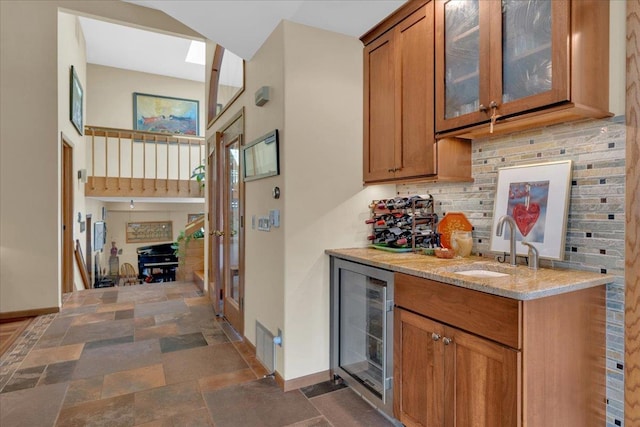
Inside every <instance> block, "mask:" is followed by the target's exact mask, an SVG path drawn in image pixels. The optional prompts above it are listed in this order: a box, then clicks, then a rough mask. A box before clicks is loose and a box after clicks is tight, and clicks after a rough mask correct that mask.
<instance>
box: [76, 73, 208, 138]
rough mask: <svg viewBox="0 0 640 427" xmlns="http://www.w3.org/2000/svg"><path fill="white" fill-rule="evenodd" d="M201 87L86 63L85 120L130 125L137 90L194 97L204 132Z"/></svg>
mask: <svg viewBox="0 0 640 427" xmlns="http://www.w3.org/2000/svg"><path fill="white" fill-rule="evenodd" d="M204 91H205V84H204V82H196V81H193V80H184V79H177V78H174V77H165V76H159V75H156V74H149V73H141V72H139V71H130V70H123V69H120V68H112V67H105V66H103V65H96V64H87V124H88V125H91V126H104V127H112V128H119V129H133V122H134V120H133V93H134V92H139V93H147V94H150V95H159V96H170V97H175V98H185V99H193V100H197V101H198V102H199V107H200V135H204V129H205V123H206V121H205V120H206V115H205V109H206V108H205V93H204Z"/></svg>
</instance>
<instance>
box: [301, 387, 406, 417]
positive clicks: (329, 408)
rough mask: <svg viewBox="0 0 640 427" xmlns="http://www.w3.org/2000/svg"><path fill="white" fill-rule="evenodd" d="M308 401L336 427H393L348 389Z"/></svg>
mask: <svg viewBox="0 0 640 427" xmlns="http://www.w3.org/2000/svg"><path fill="white" fill-rule="evenodd" d="M309 401H310V402H311V403H312V404H313V406H315V407H316V408H317V409H318V410H319V411H320V412H321V413H322V415H324V416H325V417H326V418H327V420H329V422H330V423H332V424H333V425H336V426H344V427H364V426H367V427H393V424H391V422H390V421H389V420H387V419H386V418H385V417H384V416H383V415H382V414H380V413H379V412H378V411H377V410H376V409H375V408H373V407H372V406H371V405H369V404H368V403H367V402H365V401H364V399H362V398H361V397H360V396H358V395H357V394H356V393H355V392H354V391H353V390H351V389H350V388H345V389H342V390H338V391H335V392H333V393H325V394H322V395H320V396H318V397H314V398H312V399H309Z"/></svg>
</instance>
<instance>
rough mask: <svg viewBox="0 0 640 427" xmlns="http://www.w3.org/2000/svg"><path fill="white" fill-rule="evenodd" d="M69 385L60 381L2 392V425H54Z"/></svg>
mask: <svg viewBox="0 0 640 427" xmlns="http://www.w3.org/2000/svg"><path fill="white" fill-rule="evenodd" d="M67 386H68V384H66V383H60V384H52V385H45V386H42V387H35V388H30V389H26V390H20V391H14V392H12V393H3V394H0V426H2V427H27V426H28V427H31V426H53V425H54V424H55V422H56V418H57V417H58V412H59V411H60V407H61V405H62V400H63V399H64V395H65V392H66V391H67ZM35 408H37V410H34V409H35Z"/></svg>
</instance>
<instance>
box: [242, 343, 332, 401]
mask: <svg viewBox="0 0 640 427" xmlns="http://www.w3.org/2000/svg"><path fill="white" fill-rule="evenodd" d="M242 340H243V341H244V344H245V345H246V346H247V349H248V350H249V351H250V352H251V356H252V357H255V358H256V361H258V363H260V360H258V358H257V357H256V346H254V345H253V344H252V343H251V341H249V340H248V339H247V337H245V336H243V337H242ZM273 378H274V379H275V380H276V384H278V386H279V387H280V388H281V389H282V391H284V392H287V391H291V390H297V389H299V388H302V387H307V386H310V385H314V384H318V383H321V382H325V381H329V380H330V379H331V372H330V371H329V370H326V371H322V372H316V373H315V374H311V375H306V376H304V377H298V378H294V379H292V380H288V381H285V379H284V378H282V375H280V373H279V372H278V371H275V372H274V373H273Z"/></svg>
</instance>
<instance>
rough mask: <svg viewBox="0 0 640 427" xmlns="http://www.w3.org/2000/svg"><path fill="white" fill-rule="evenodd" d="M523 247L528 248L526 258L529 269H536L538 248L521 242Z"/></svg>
mask: <svg viewBox="0 0 640 427" xmlns="http://www.w3.org/2000/svg"><path fill="white" fill-rule="evenodd" d="M522 244H523V245H525V246H527V247H528V248H529V253H528V254H527V257H528V258H529V268H530V269H532V270H537V269H538V248H536V247H535V246H533V243H529V242H522Z"/></svg>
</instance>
